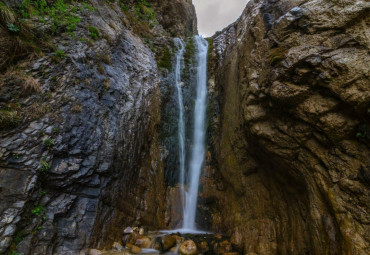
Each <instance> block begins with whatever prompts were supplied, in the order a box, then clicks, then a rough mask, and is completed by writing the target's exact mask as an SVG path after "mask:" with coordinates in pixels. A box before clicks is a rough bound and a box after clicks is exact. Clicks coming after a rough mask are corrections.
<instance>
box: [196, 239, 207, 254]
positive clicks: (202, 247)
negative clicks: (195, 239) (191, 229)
mask: <svg viewBox="0 0 370 255" xmlns="http://www.w3.org/2000/svg"><path fill="white" fill-rule="evenodd" d="M198 249H199V252H200V253H207V252H209V246H208V243H207V242H206V241H201V242H200V243H199V245H198Z"/></svg>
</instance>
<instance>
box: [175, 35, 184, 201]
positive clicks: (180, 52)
mask: <svg viewBox="0 0 370 255" xmlns="http://www.w3.org/2000/svg"><path fill="white" fill-rule="evenodd" d="M174 42H175V45H176V47H177V53H176V65H175V84H176V88H177V102H178V107H179V119H178V139H179V162H180V193H181V199H182V201H181V202H182V207H183V208H184V207H185V120H184V101H183V97H182V89H181V70H182V68H181V67H182V65H181V64H182V62H183V61H184V51H185V44H184V42H183V41H182V40H181V39H179V38H175V39H174Z"/></svg>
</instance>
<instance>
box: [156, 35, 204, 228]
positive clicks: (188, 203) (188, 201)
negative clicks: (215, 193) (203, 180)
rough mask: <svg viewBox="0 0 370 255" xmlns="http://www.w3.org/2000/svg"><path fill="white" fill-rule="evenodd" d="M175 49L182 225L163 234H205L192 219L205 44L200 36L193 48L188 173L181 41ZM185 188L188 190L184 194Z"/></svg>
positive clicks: (200, 134) (201, 127) (198, 161)
mask: <svg viewBox="0 0 370 255" xmlns="http://www.w3.org/2000/svg"><path fill="white" fill-rule="evenodd" d="M174 42H175V45H176V47H177V53H176V62H175V86H176V89H177V99H178V108H179V114H178V140H179V141H178V143H179V146H178V148H179V152H178V153H179V170H180V178H179V179H180V180H179V181H180V195H181V202H182V208H183V226H182V228H181V229H176V230H169V231H163V232H180V233H206V232H203V231H199V230H197V229H196V225H195V216H196V209H197V201H198V187H199V178H200V174H201V171H202V165H203V161H204V158H205V133H206V126H205V122H206V107H207V53H208V42H207V41H206V40H205V39H204V38H202V37H200V36H195V37H194V44H195V48H196V73H197V74H196V75H197V77H196V82H197V85H196V98H195V106H194V126H193V130H192V132H193V146H192V147H191V153H190V154H191V155H190V156H191V157H190V163H189V170H188V173H187V174H186V169H185V160H186V155H185V135H186V133H185V118H184V115H185V114H184V102H183V96H182V88H181V71H182V63H183V62H184V51H185V44H184V42H183V41H182V40H181V39H178V38H176V39H174ZM185 186H188V190H187V191H185Z"/></svg>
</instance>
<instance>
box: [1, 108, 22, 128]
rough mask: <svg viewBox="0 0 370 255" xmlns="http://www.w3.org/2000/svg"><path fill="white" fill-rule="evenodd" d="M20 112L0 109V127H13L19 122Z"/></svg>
mask: <svg viewBox="0 0 370 255" xmlns="http://www.w3.org/2000/svg"><path fill="white" fill-rule="evenodd" d="M21 120H22V119H21V115H20V112H19V111H17V110H13V109H1V110H0V129H5V128H13V127H15V126H17V125H18V123H20V122H21Z"/></svg>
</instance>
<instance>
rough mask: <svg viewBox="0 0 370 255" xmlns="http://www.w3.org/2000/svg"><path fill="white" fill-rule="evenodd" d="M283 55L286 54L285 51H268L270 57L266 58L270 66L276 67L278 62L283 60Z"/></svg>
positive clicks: (277, 49)
mask: <svg viewBox="0 0 370 255" xmlns="http://www.w3.org/2000/svg"><path fill="white" fill-rule="evenodd" d="M285 54H286V50H285V49H281V48H275V49H272V50H270V56H269V58H268V61H269V63H270V65H271V66H276V65H277V64H278V63H279V62H281V61H282V60H283V59H284V57H285Z"/></svg>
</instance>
